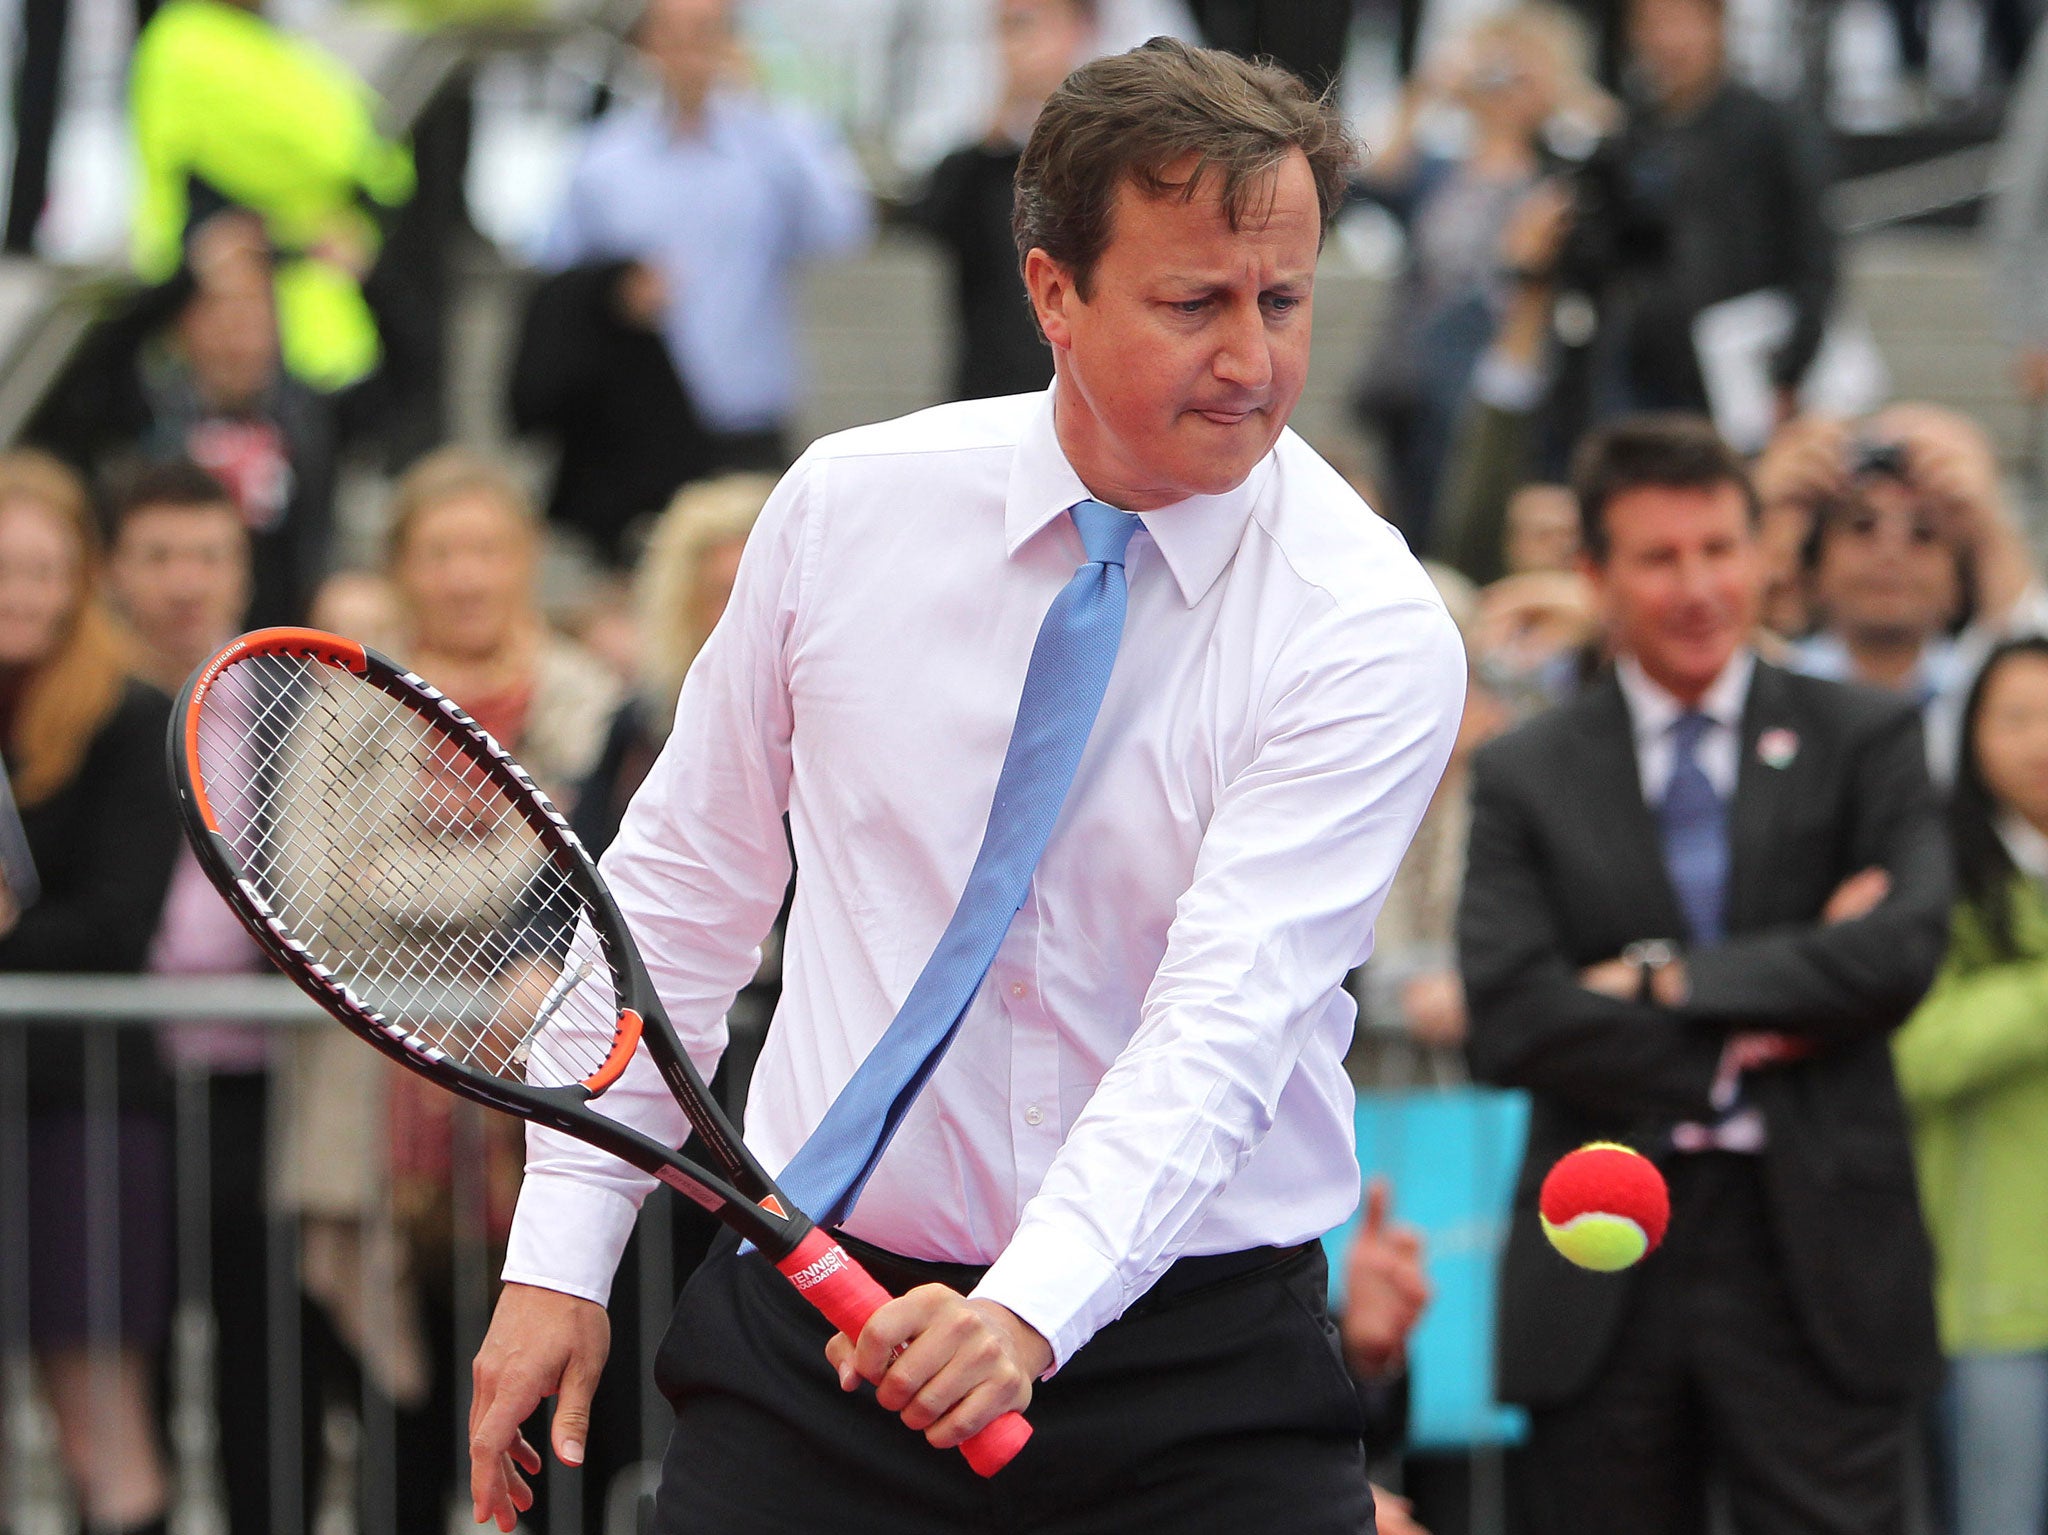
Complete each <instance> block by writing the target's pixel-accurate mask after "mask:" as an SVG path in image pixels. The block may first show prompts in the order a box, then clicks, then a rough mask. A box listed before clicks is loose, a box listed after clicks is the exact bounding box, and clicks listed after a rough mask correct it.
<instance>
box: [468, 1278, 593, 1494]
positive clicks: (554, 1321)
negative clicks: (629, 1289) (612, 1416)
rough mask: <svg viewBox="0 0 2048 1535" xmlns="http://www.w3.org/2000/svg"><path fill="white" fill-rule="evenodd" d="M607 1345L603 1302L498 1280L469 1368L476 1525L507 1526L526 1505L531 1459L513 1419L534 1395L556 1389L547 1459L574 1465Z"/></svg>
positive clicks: (530, 1405)
mask: <svg viewBox="0 0 2048 1535" xmlns="http://www.w3.org/2000/svg"><path fill="white" fill-rule="evenodd" d="M611 1347H612V1322H611V1318H610V1317H609V1316H608V1315H606V1313H605V1309H604V1307H602V1306H600V1305H598V1304H596V1303H595V1302H593V1301H587V1300H583V1299H581V1298H580V1297H578V1296H574V1295H564V1294H562V1293H561V1292H560V1291H558V1290H543V1289H540V1288H539V1287H537V1286H535V1285H523V1284H508V1285H506V1286H505V1290H504V1293H503V1294H501V1295H500V1296H499V1297H498V1309H497V1311H496V1312H495V1313H493V1314H492V1317H491V1330H490V1331H489V1332H488V1333H487V1334H485V1336H484V1343H483V1347H482V1348H480V1349H478V1350H477V1355H476V1363H475V1365H474V1366H472V1367H471V1374H472V1376H473V1379H474V1382H475V1393H474V1395H473V1396H472V1397H471V1398H470V1404H469V1495H470V1500H471V1502H472V1503H473V1504H474V1505H475V1511H476V1522H477V1523H478V1524H485V1523H488V1522H489V1521H490V1520H493V1519H495V1520H496V1521H497V1523H498V1528H499V1529H500V1530H504V1531H507V1532H509V1531H510V1530H511V1529H512V1527H513V1526H514V1525H515V1524H517V1523H518V1522H519V1516H520V1514H521V1513H523V1512H524V1511H525V1510H527V1509H529V1508H531V1507H532V1506H533V1490H532V1488H530V1487H529V1486H528V1485H527V1482H526V1478H527V1477H529V1476H536V1475H538V1474H539V1472H540V1465H541V1461H540V1455H539V1454H538V1452H536V1451H535V1450H534V1448H533V1446H532V1445H530V1444H528V1443H527V1442H526V1439H525V1437H524V1436H523V1435H522V1434H521V1433H520V1432H519V1425H520V1424H522V1423H524V1422H525V1421H526V1420H527V1419H528V1418H529V1417H531V1416H532V1415H533V1410H534V1409H535V1408H536V1407H538V1406H540V1404H541V1399H542V1398H543V1397H549V1396H555V1395H557V1393H559V1400H558V1401H557V1402H556V1403H555V1417H554V1427H553V1432H552V1433H551V1435H550V1437H551V1438H552V1439H553V1440H554V1447H555V1457H556V1459H558V1460H560V1461H561V1462H562V1464H563V1465H565V1466H580V1465H582V1464H583V1444H584V1440H585V1439H586V1438H587V1437H588V1435H589V1433H590V1398H591V1394H592V1393H593V1392H595V1391H596V1390H597V1377H598V1375H599V1373H600V1372H602V1371H603V1369H604V1361H605V1356H606V1355H607V1354H609V1353H610V1352H611ZM522 1473H523V1474H522Z"/></svg>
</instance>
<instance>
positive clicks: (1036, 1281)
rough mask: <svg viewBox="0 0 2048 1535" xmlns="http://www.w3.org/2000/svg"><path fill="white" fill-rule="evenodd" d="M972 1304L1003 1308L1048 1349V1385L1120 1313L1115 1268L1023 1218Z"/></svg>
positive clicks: (1063, 1234)
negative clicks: (980, 1302)
mask: <svg viewBox="0 0 2048 1535" xmlns="http://www.w3.org/2000/svg"><path fill="white" fill-rule="evenodd" d="M974 1298H975V1299H976V1300H990V1301H994V1302H995V1303H996V1304H997V1305H999V1306H1007V1307H1008V1308H1009V1309H1010V1310H1012V1311H1014V1312H1016V1313H1017V1315H1018V1316H1019V1317H1021V1318H1023V1319H1024V1321H1025V1322H1027V1323H1028V1324H1029V1325H1030V1326H1031V1327H1032V1328H1034V1329H1035V1330H1036V1331H1037V1332H1038V1335H1039V1336H1040V1337H1042V1338H1044V1339H1045V1341H1046V1342H1047V1343H1049V1344H1051V1345H1052V1364H1051V1366H1050V1367H1049V1368H1048V1369H1047V1370H1046V1372H1045V1374H1044V1375H1042V1376H1040V1377H1039V1379H1041V1380H1047V1379H1050V1378H1051V1377H1052V1376H1053V1375H1054V1374H1055V1373H1056V1372H1057V1371H1058V1370H1059V1368H1060V1367H1061V1366H1062V1365H1064V1364H1065V1363H1066V1362H1067V1361H1068V1360H1069V1359H1071V1358H1073V1357H1074V1351H1075V1350H1076V1349H1078V1348H1080V1346H1081V1345H1082V1344H1084V1343H1086V1342H1087V1341H1088V1340H1089V1339H1090V1338H1092V1337H1094V1336H1095V1334H1096V1333H1097V1332H1099V1331H1100V1330H1101V1329H1102V1328H1103V1327H1105V1326H1107V1325H1108V1324H1109V1323H1111V1322H1113V1321H1115V1320H1116V1319H1117V1317H1118V1316H1120V1315H1121V1314H1122V1313H1123V1309H1124V1286H1123V1280H1122V1279H1121V1277H1119V1275H1118V1274H1117V1270H1116V1265H1115V1264H1114V1263H1111V1262H1110V1261H1109V1260H1108V1259H1107V1258H1105V1257H1103V1256H1102V1254H1101V1253H1099V1252H1097V1251H1096V1250H1095V1249H1094V1248H1092V1247H1090V1246H1089V1245H1088V1244H1087V1243H1086V1242H1083V1241H1080V1240H1079V1239H1078V1238H1076V1237H1073V1236H1070V1235H1068V1234H1067V1233H1066V1232H1064V1231H1061V1230H1059V1229H1058V1228H1057V1227H1055V1226H1052V1225H1049V1224H1047V1223H1045V1222H1042V1221H1033V1220H1031V1219H1030V1218H1029V1217H1028V1216H1027V1217H1026V1219H1025V1223H1024V1224H1023V1225H1022V1226H1019V1227H1018V1228H1017V1234H1016V1236H1015V1237H1013V1238H1011V1240H1010V1245H1009V1246H1008V1247H1006V1248H1004V1249H1003V1253H1002V1256H1001V1257H999V1258H997V1259H996V1261H995V1262H994V1263H993V1264H991V1265H990V1267H989V1271H988V1272H987V1273H986V1274H984V1275H983V1276H982V1279H981V1283H980V1284H978V1285H976V1286H975V1287H974Z"/></svg>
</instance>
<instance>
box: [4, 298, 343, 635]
mask: <svg viewBox="0 0 2048 1535" xmlns="http://www.w3.org/2000/svg"><path fill="white" fill-rule="evenodd" d="M192 291H193V289H192V280H191V278H190V276H189V275H188V274H186V273H185V272H183V271H180V272H179V274H178V275H177V276H175V277H173V278H172V279H171V280H170V281H168V282H165V283H162V284H159V285H158V286H156V287H153V288H144V289H139V290H137V291H136V292H134V293H132V294H130V295H129V296H128V297H127V298H125V299H123V300H122V301H121V302H120V303H118V304H117V305H115V307H114V308H113V309H112V310H111V311H110V312H109V313H108V314H107V315H106V317H105V318H104V319H102V320H101V321H100V323H99V324H98V325H96V326H94V328H93V329H92V330H91V331H90V332H89V333H88V334H87V336H86V338H85V342H84V344H83V345H82V346H81V347H80V348H79V350H78V354H77V356H75V357H74V358H73V359H72V360H71V362H70V364H69V365H68V366H67V367H66V368H65V370H64V372H63V373H62V374H61V375H60V376H59V377H58V380H57V382H56V384H55V385H54V386H53V387H52V388H51V390H50V393H49V395H48V396H47V397H46V398H45V399H44V401H43V403H42V405H40V406H39V407H38V408H37V410H36V414H35V416H34V418H33V419H32V420H31V421H30V422H29V425H28V429H27V431H26V432H25V433H24V436H25V438H26V440H28V441H29V442H32V443H34V444H36V445H37V446H39V447H43V448H47V449H48V450H49V451H50V452H52V453H55V454H56V455H57V456H58V457H60V458H63V459H65V460H67V461H68V462H69V463H70V464H71V465H72V466H73V467H74V468H76V469H77V470H78V471H79V472H80V473H81V474H84V475H86V476H87V477H88V478H93V479H97V480H99V481H101V482H103V483H104V481H105V480H106V479H107V478H108V477H109V475H110V473H113V472H117V471H118V470H119V469H120V468H121V466H122V465H123V463H124V462H125V461H127V460H131V459H134V458H138V457H141V458H155V459H161V458H171V457H182V458H191V459H194V460H196V461H198V462H199V463H200V464H202V465H204V466H205V467H206V468H208V469H211V470H213V471H214V472H215V473H216V474H218V475H219V476H220V478H221V479H222V481H223V483H225V484H226V485H227V488H228V490H229V492H230V493H231V494H234V495H235V496H236V498H237V500H238V502H239V503H240V505H241V507H242V511H243V515H244V516H245V517H246V518H247V520H248V524H249V557H250V593H249V613H248V625H249V627H250V628H252V629H257V628H262V627H265V626H267V625H270V624H296V623H303V622H304V621H305V617H306V606H307V604H308V603H309V602H310V601H311V600H312V596H313V592H314V589H315V588H316V587H317V586H318V585H319V583H320V580H321V578H322V577H324V576H325V575H326V574H327V567H328V561H329V556H330V554H331V552H332V546H333V541H334V475H335V460H336V455H337V443H338V425H337V406H336V403H335V401H334V400H333V399H331V398H329V397H327V396H323V395H320V394H317V393H315V392H314V391H313V390H311V389H309V388H307V387H306V386H305V385H304V384H302V383H300V382H299V381H298V380H296V379H294V378H292V377H291V376H290V375H289V374H287V373H285V372H284V371H283V370H282V369H280V370H279V373H278V377H277V380H276V382H275V383H273V384H272V385H271V387H270V388H269V389H268V390H267V391H265V393H264V395H263V397H262V398H261V399H259V400H257V401H256V402H254V403H253V404H252V405H251V406H250V407H249V408H248V409H246V410H243V411H239V412H234V413H226V412H221V411H217V410H214V409H212V408H210V407H209V406H208V405H207V404H206V403H205V402H203V401H202V400H201V399H200V398H199V396H198V393H197V391H196V390H195V389H194V388H193V385H192V380H191V374H190V370H189V369H187V368H186V367H185V365H184V363H183V362H182V361H181V360H180V359H179V357H178V356H177V355H176V354H175V352H174V351H173V350H172V349H171V348H169V347H168V346H166V345H165V344H164V340H163V338H164V335H165V332H167V331H168V330H169V328H170V326H171V325H172V324H173V323H174V322H175V321H176V319H177V317H178V312H179V310H181V309H182V308H183V307H184V306H185V304H186V302H187V301H188V300H189V299H190V298H191V296H192Z"/></svg>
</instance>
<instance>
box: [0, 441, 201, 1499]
mask: <svg viewBox="0 0 2048 1535" xmlns="http://www.w3.org/2000/svg"><path fill="white" fill-rule="evenodd" d="M169 717H170V704H169V700H168V699H166V698H165V697H164V696H163V695H162V694H161V693H159V692H157V691H155V690H154V689H153V688H150V687H149V686H147V685H146V684H144V683H143V682H141V681H139V680H138V679H137V678H136V676H135V675H134V673H133V671H132V662H131V657H130V654H129V649H128V646H127V643H126V641H125V638H124V636H123V635H122V633H121V631H120V630H119V629H118V628H117V627H116V625H115V623H114V620H113V619H112V618H111V617H110V616H109V614H108V612H107V610H106V608H105V607H104V606H103V605H102V603H101V599H100V551H99V540H98V538H97V536H96V534H95V530H94V526H93V521H92V514H91V510H90V506H89V504H88V502H87V498H86V492H85V487H84V486H83V485H82V484H80V483H79V480H78V478H77V476H76V475H74V474H73V473H72V472H71V471H70V470H68V469H66V468H65V467H64V466H63V465H61V464H60V463H58V462H57V461H56V460H55V459H53V458H50V457H48V456H47V455H45V454H41V453H35V452H11V453H0V754H4V757H5V760H6V767H7V776H8V780H9V782H10V783H11V786H12V790H13V795H14V801H15V804H16V806H17V807H18V808H19V812H20V819H21V827H22V831H23V832H24V833H25V838H26V844H27V850H28V853H29V857H30V860H31V862H32V863H33V865H34V871H35V876H36V878H37V880H38V883H39V884H40V887H41V888H40V893H39V894H36V895H34V898H33V899H32V900H31V899H29V898H28V897H29V896H30V895H31V892H29V891H27V890H23V889H18V888H14V887H13V886H12V885H9V886H7V888H6V889H5V890H4V893H0V972H11V973H19V972H25V971H31V972H32V971H46V972H76V971H94V972H102V973H134V972H139V971H140V970H141V969H142V968H143V965H144V962H145V960H146V958H147V956H148V951H149V942H150V937H151V935H152V933H153V932H154V931H155V928H156V921H157V915H158V912H159V911H160V910H161V909H162V906H163V900H164V892H165V889H166V887H167V885H168V884H169V880H170V873H171V862H172V855H173V852H174V851H175V848H176V841H177V831H176V823H175V821H174V819H173V816H172V809H171V801H170V789H169V784H168V780H167V778H166V775H165V773H164V767H163V760H164V758H163V754H164V733H165V729H166V727H167V725H168V722H169ZM11 877H12V878H14V879H16V880H17V881H20V880H22V879H24V878H25V874H24V873H23V872H20V871H17V872H16V873H15V874H14V875H13V876H11ZM26 1035H27V1037H26V1039H25V1041H22V1042H21V1043H19V1044H18V1045H12V1046H10V1047H9V1048H8V1049H6V1050H5V1051H4V1052H0V1072H5V1073H6V1074H7V1075H8V1076H14V1075H15V1072H16V1069H17V1064H18V1065H19V1067H20V1068H21V1071H22V1075H21V1076H19V1077H17V1078H16V1080H14V1081H12V1082H6V1083H4V1084H0V1085H4V1086H5V1088H6V1089H7V1092H6V1096H7V1097H9V1098H14V1099H15V1101H16V1102H22V1101H24V1100H25V1103H26V1108H27V1117H26V1125H25V1135H24V1140H25V1142H26V1144H25V1146H22V1147H21V1148H20V1150H21V1152H24V1153H25V1156H24V1157H23V1160H24V1162H25V1164H26V1166H25V1168H24V1172H25V1177H23V1178H22V1179H21V1180H20V1181H19V1183H18V1185H17V1186H18V1187H19V1188H21V1189H22V1190H23V1191H24V1192H25V1193H26V1196H27V1208H26V1209H22V1208H19V1207H18V1206H14V1205H12V1204H7V1203H0V1244H4V1247H5V1249H6V1250H8V1251H10V1252H12V1253H17V1254H18V1253H21V1252H24V1251H25V1252H26V1253H27V1255H28V1261H27V1264H26V1268H27V1275H26V1279H27V1291H28V1294H27V1303H28V1305H27V1312H28V1327H29V1342H30V1344H31V1346H32V1348H33V1350H34V1353H35V1357H36V1363H37V1366H38V1370H39V1373H40V1374H41V1377H42V1383H43V1387H44V1391H45V1393H46V1395H47V1397H48V1399H49V1403H50V1407H51V1409H52V1412H53V1415H54V1416H55V1418H56V1421H57V1435H58V1449H59V1452H60V1453H61V1455H62V1457H63V1461H64V1466H65V1469H66V1471H67V1472H68V1473H69V1474H70V1479H71V1483H72V1488H73V1491H74V1493H75V1495H76V1497H77V1500H78V1504H79V1509H80V1513H81V1515H82V1519H83V1523H84V1524H85V1527H86V1528H87V1529H88V1530H90V1531H95V1532H99V1531H116V1530H123V1531H145V1530H148V1531H160V1530H162V1529H163V1528H164V1518H165V1512H166V1505H167V1499H168V1485H169V1484H168V1479H167V1476H166V1472H165V1466H164V1456H163V1451H162V1447H161V1444H160V1440H159V1434H158V1428H157V1422H156V1411H155V1408H154V1405H153V1401H152V1385H151V1382H152V1376H153V1366H152V1357H153V1355H154V1354H155V1353H156V1352H157V1351H158V1350H160V1349H161V1347H162V1345H163V1342H164V1338H165V1335H166V1332H167V1330H168V1326H169V1317H170V1292H171V1258H170V1242H171V1232H170V1217H169V1211H170V1209H171V1189H170V1164H171V1150H170V1136H169V1133H168V1129H167V1127H166V1124H165V1121H164V1116H163V1107H164V1098H163V1095H162V1082H161V1078H160V1076H159V1072H158V1067H157V1063H156V1058H155V1051H154V1047H153V1043H152V1040H151V1038H150V1036H149V1035H148V1033H147V1032H146V1031H130V1030H124V1031H122V1032H121V1033H120V1034H119V1035H118V1036H109V1035H107V1034H104V1033H90V1034H89V1033H86V1032H84V1031H81V1030H78V1029H75V1028H72V1027H69V1026H56V1027H50V1028H32V1029H29V1030H27V1031H26ZM16 1038H17V1039H20V1036H16ZM17 1095H18V1096H17ZM10 1134H11V1132H10ZM17 1154H18V1153H17V1150H16V1147H15V1146H14V1145H11V1144H10V1145H9V1146H8V1148H7V1150H6V1152H5V1157H6V1159H7V1160H9V1161H12V1159H13V1158H14V1157H15V1156H16V1155H17ZM94 1167H99V1168H102V1169H104V1168H113V1169H117V1170H118V1171H117V1174H116V1176H115V1178H114V1179H113V1180H112V1182H111V1183H109V1182H108V1181H107V1180H105V1179H104V1178H98V1179H95V1178H92V1177H90V1176H89V1170H90V1169H92V1168H94ZM0 1193H4V1191H0ZM5 1274H6V1270H5V1269H4V1268H0V1275H5ZM8 1277H10V1278H11V1277H12V1276H8ZM17 1282H18V1281H17ZM6 1299H7V1300H8V1301H10V1302H13V1303H14V1304H16V1305H18V1304H19V1300H18V1297H16V1296H8V1297H6ZM12 1314H14V1315H19V1312H18V1311H14V1312H12Z"/></svg>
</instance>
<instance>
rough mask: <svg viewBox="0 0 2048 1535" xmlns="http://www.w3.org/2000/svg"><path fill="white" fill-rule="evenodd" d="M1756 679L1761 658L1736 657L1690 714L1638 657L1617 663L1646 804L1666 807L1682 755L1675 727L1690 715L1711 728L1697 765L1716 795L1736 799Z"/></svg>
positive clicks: (1741, 653) (1697, 752)
mask: <svg viewBox="0 0 2048 1535" xmlns="http://www.w3.org/2000/svg"><path fill="white" fill-rule="evenodd" d="M1755 673H1756V652H1754V651H1752V650H1748V649H1743V650H1738V651H1736V652H1735V655H1734V657H1733V658H1732V659H1731V660H1730V661H1729V662H1728V664H1727V665H1726V666H1724V667H1722V668H1721V675H1720V676H1718V677H1716V678H1715V679H1714V683H1713V686H1711V687H1709V688H1708V689H1707V691H1706V692H1705V693H1703V694H1702V695H1701V696H1700V701H1699V702H1698V703H1697V704H1694V705H1693V706H1692V707H1691V708H1687V707H1686V706H1685V705H1684V704H1682V703H1680V702H1679V701H1678V700H1677V699H1676V698H1673V697H1672V696H1671V695H1670V694H1669V693H1667V692H1665V691H1664V689H1663V688H1661V687H1659V686H1658V685H1657V684H1656V683H1654V682H1652V681H1651V680H1650V678H1649V674H1648V673H1646V672H1645V671H1644V670H1643V669H1642V667H1641V666H1640V665H1638V664H1637V662H1636V658H1635V657H1634V656H1623V657H1622V658H1621V659H1620V660H1619V661H1617V662H1615V664H1614V676H1615V680H1616V681H1617V682H1619V683H1620V684H1621V696H1622V697H1623V698H1624V699H1626V700H1627V701H1628V719H1629V728H1630V729H1631V730H1633V731H1634V732H1635V742H1636V776H1637V777H1638V778H1640V779H1641V780H1642V785H1643V801H1644V803H1645V804H1647V805H1648V806H1649V807H1650V808H1651V809H1652V810H1655V809H1656V808H1657V807H1658V806H1659V805H1662V804H1663V803H1664V791H1665V790H1666V789H1668V788H1670V787H1671V769H1672V766H1673V765H1674V758H1675V757H1676V755H1677V746H1676V743H1674V742H1673V741H1672V739H1671V727H1672V726H1673V725H1676V724H1677V723H1678V720H1679V716H1681V715H1685V714H1704V715H1705V716H1706V717H1707V719H1708V721H1709V722H1710V723H1709V724H1708V726H1707V728H1706V729H1705V730H1703V731H1701V732H1700V739H1699V744H1698V745H1697V746H1696V747H1694V748H1693V760H1694V761H1695V762H1697V763H1699V765H1700V771H1701V772H1702V773H1705V774H1706V775H1707V782H1708V783H1710V784H1712V785H1713V786H1714V792H1715V793H1716V794H1718V795H1720V796H1721V798H1722V799H1723V800H1724V801H1725V800H1732V799H1733V798H1734V797H1735V778H1736V767H1737V764H1738V763H1739V761H1740V759H1741V756H1742V707H1743V705H1744V704H1745V703H1747V702H1748V700H1749V679H1750V678H1751V677H1752V676H1753V675H1755Z"/></svg>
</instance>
